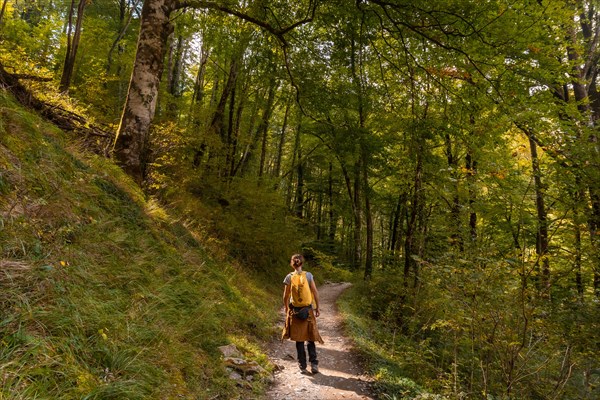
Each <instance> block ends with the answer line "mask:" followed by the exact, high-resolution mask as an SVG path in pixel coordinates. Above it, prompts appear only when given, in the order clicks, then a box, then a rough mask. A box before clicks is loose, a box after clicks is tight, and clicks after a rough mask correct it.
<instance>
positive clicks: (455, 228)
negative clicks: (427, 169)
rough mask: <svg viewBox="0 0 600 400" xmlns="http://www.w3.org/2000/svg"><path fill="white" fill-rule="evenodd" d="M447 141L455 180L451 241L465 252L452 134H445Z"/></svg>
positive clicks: (450, 164) (449, 160) (456, 163)
mask: <svg viewBox="0 0 600 400" xmlns="http://www.w3.org/2000/svg"><path fill="white" fill-rule="evenodd" d="M445 141H446V160H447V161H448V167H450V170H451V172H450V174H451V177H452V179H453V180H454V181H455V185H454V188H453V189H454V193H453V194H452V204H451V205H450V213H451V215H452V225H451V227H450V229H451V232H452V233H451V235H450V241H451V243H452V244H453V245H455V246H457V247H458V249H459V251H460V252H461V253H462V252H464V250H465V249H464V243H463V238H462V224H461V215H460V214H461V213H460V209H461V204H460V197H459V196H458V192H459V179H458V176H457V175H458V159H457V157H454V153H453V152H452V139H451V138H450V134H446V135H445Z"/></svg>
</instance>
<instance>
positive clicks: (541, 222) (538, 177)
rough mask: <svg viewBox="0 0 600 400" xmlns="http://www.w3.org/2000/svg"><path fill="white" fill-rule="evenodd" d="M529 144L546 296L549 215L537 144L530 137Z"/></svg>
mask: <svg viewBox="0 0 600 400" xmlns="http://www.w3.org/2000/svg"><path fill="white" fill-rule="evenodd" d="M529 146H530V150H531V168H532V171H533V181H534V186H535V205H536V210H537V219H538V221H537V224H538V227H537V235H536V238H537V240H536V246H535V250H536V254H537V256H538V259H537V260H536V266H537V269H539V263H540V261H541V264H542V270H541V276H540V277H539V278H540V282H539V283H540V284H539V289H540V290H541V291H542V292H544V293H545V295H544V296H545V297H546V296H548V295H549V286H550V260H549V258H548V215H547V211H546V206H545V202H544V187H543V185H542V171H541V169H540V162H539V158H538V154H537V145H536V144H535V142H534V141H533V139H529Z"/></svg>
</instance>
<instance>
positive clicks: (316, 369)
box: [310, 364, 319, 374]
mask: <svg viewBox="0 0 600 400" xmlns="http://www.w3.org/2000/svg"><path fill="white" fill-rule="evenodd" d="M310 372H312V373H313V374H318V373H319V366H318V365H317V364H312V365H311V366H310Z"/></svg>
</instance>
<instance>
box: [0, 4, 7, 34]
mask: <svg viewBox="0 0 600 400" xmlns="http://www.w3.org/2000/svg"><path fill="white" fill-rule="evenodd" d="M7 3H8V0H4V1H3V2H2V8H0V29H2V22H3V21H4V11H5V10H6V4H7Z"/></svg>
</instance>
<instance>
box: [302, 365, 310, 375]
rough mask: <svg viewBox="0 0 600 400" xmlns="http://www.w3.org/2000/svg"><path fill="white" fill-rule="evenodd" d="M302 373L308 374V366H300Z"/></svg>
mask: <svg viewBox="0 0 600 400" xmlns="http://www.w3.org/2000/svg"><path fill="white" fill-rule="evenodd" d="M300 373H301V374H303V375H305V374H308V370H307V369H306V367H304V368H302V367H300Z"/></svg>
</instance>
